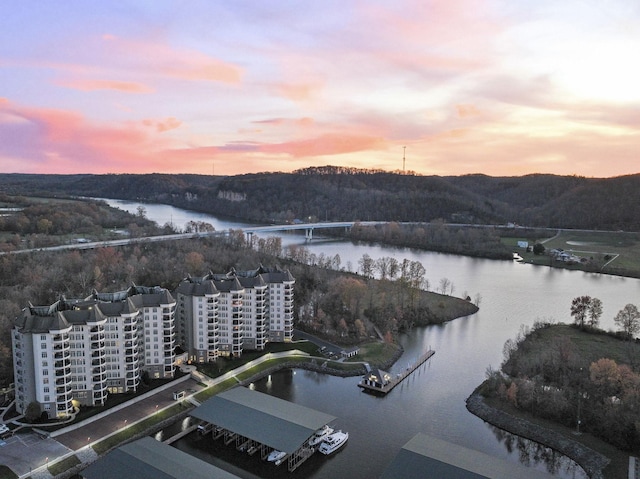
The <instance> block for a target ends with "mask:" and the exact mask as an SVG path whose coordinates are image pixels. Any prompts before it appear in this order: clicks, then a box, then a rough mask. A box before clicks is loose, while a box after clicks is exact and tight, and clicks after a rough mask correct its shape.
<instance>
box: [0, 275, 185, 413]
mask: <svg viewBox="0 0 640 479" xmlns="http://www.w3.org/2000/svg"><path fill="white" fill-rule="evenodd" d="M174 316H175V300H174V299H173V297H172V296H171V294H170V293H169V292H168V291H167V290H166V289H163V288H147V287H142V286H132V287H131V288H129V289H128V290H126V291H121V292H117V293H98V292H94V293H93V294H92V295H91V296H89V297H88V298H85V299H82V300H67V299H64V298H63V299H61V300H59V301H57V302H55V303H54V304H52V305H50V306H33V305H29V307H27V308H25V309H24V310H23V312H22V315H21V316H20V317H19V318H17V320H16V323H15V325H14V328H13V330H12V347H13V357H14V375H15V382H16V409H17V411H18V412H20V413H24V412H25V411H26V408H27V407H28V405H29V404H30V403H32V402H35V403H37V404H38V405H39V407H40V411H41V412H42V413H46V415H47V416H48V417H49V418H54V417H64V416H68V415H69V414H70V413H72V412H73V409H74V407H75V406H74V404H73V401H77V403H78V404H82V405H88V406H98V405H103V404H104V402H105V400H106V398H107V395H108V393H109V392H112V393H123V392H129V391H135V390H136V389H137V388H138V386H139V384H140V373H141V371H142V370H146V371H147V372H148V373H149V375H150V376H151V377H157V378H160V377H162V378H165V377H173V374H174V372H175V331H174ZM156 352H157V354H156Z"/></svg>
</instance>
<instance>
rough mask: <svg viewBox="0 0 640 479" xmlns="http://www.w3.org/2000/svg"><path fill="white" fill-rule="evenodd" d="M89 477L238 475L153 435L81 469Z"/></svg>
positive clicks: (229, 478)
mask: <svg viewBox="0 0 640 479" xmlns="http://www.w3.org/2000/svg"><path fill="white" fill-rule="evenodd" d="M81 475H82V477H84V478H86V479H122V478H126V477H134V478H136V479H183V478H188V479H212V478H216V479H235V478H237V477H238V476H235V475H234V474H231V473H229V472H227V471H225V470H223V469H220V468H218V467H216V466H213V465H211V464H209V463H207V462H204V461H203V460H201V459H198V458H197V457H194V456H191V455H189V454H187V453H185V452H182V451H180V450H179V449H176V448H174V447H171V446H168V445H166V444H163V443H161V442H159V441H156V440H155V439H153V438H151V437H148V436H147V437H143V438H142V439H139V440H137V441H134V442H131V443H129V444H125V445H124V446H120V447H118V448H117V449H115V450H113V451H111V452H110V453H108V454H107V455H105V456H104V457H101V458H100V459H98V460H97V461H96V462H94V463H93V464H91V465H90V466H89V467H87V468H86V469H85V470H83V471H82V472H81Z"/></svg>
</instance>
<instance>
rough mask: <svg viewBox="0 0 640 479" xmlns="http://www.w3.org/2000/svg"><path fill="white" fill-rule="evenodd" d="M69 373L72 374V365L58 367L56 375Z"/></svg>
mask: <svg viewBox="0 0 640 479" xmlns="http://www.w3.org/2000/svg"><path fill="white" fill-rule="evenodd" d="M69 374H71V368H70V367H66V368H64V369H56V377H58V378H59V377H61V376H68V375H69Z"/></svg>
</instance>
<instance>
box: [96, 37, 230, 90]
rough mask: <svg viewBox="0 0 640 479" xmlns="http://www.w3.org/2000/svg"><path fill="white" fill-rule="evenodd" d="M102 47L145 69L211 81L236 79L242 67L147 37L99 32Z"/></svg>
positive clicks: (227, 81)
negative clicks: (128, 37) (126, 36)
mask: <svg viewBox="0 0 640 479" xmlns="http://www.w3.org/2000/svg"><path fill="white" fill-rule="evenodd" d="M102 39H103V41H104V43H103V47H104V48H105V51H106V53H109V52H113V53H116V57H115V58H114V61H115V62H117V60H118V57H124V58H127V59H133V60H131V63H133V64H134V66H137V67H138V68H142V69H143V70H144V71H145V72H149V71H155V72H158V73H160V74H163V75H166V76H169V77H173V78H178V79H181V80H188V81H213V82H222V83H231V84H234V83H239V82H240V81H241V78H242V69H241V68H240V67H238V66H237V65H234V64H232V63H229V62H225V61H223V60H220V59H217V58H214V57H211V56H209V55H207V54H205V53H202V52H199V51H196V50H190V49H186V48H173V47H171V46H170V45H168V44H166V43H163V42H159V41H149V40H128V39H123V38H119V37H116V36H114V35H109V34H106V35H103V36H102Z"/></svg>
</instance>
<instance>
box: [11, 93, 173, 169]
mask: <svg viewBox="0 0 640 479" xmlns="http://www.w3.org/2000/svg"><path fill="white" fill-rule="evenodd" d="M7 115H9V116H11V117H13V118H17V119H19V120H20V121H19V122H13V124H8V123H6V122H5V123H3V128H1V129H0V158H4V159H7V158H9V159H11V158H12V159H16V158H19V159H20V163H21V165H20V171H25V170H27V171H30V172H43V173H46V172H66V173H71V172H74V173H80V172H101V173H105V172H114V171H129V170H130V169H131V167H132V166H133V167H134V169H135V166H138V165H139V166H144V168H148V166H149V164H150V162H152V161H153V156H152V152H153V151H154V150H155V149H156V148H157V146H160V145H162V141H161V140H159V139H157V138H152V137H150V136H149V135H148V134H146V133H145V132H144V131H143V130H142V129H139V128H135V127H132V126H131V125H130V124H121V125H115V126H113V125H97V124H93V123H91V122H89V121H87V119H86V118H84V117H83V116H82V115H81V114H79V113H77V112H73V111H65V110H55V109H43V108H29V107H24V106H19V105H14V104H12V103H11V102H7V101H3V102H2V103H0V119H1V118H3V117H5V116H7ZM0 121H1V120H0ZM64 165H66V166H64ZM16 166H18V165H15V164H8V165H3V167H2V170H3V171H15V170H16ZM61 168H64V171H61Z"/></svg>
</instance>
